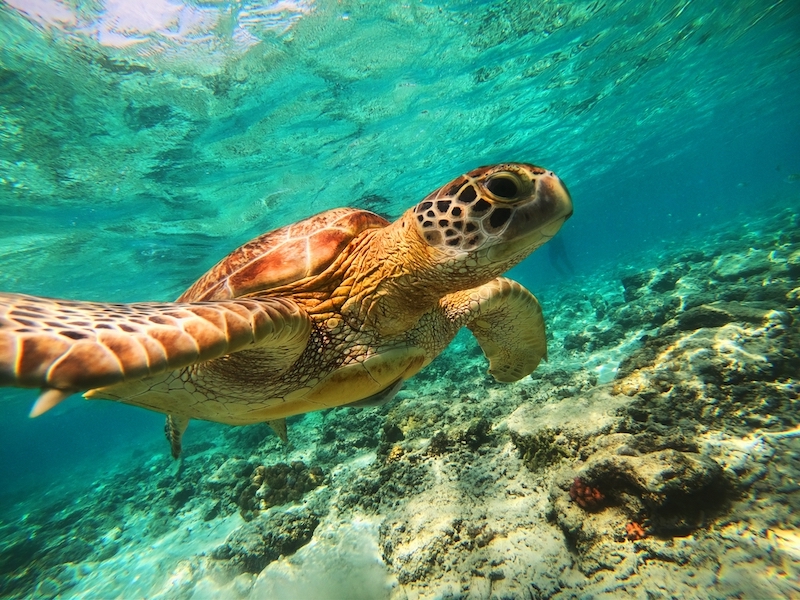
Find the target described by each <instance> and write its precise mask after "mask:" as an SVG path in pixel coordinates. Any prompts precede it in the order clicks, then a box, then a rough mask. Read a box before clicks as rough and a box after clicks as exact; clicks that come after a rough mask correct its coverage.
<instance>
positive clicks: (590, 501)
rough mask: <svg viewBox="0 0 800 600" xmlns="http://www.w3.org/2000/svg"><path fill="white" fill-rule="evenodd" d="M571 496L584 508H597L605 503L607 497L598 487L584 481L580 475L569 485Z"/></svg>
mask: <svg viewBox="0 0 800 600" xmlns="http://www.w3.org/2000/svg"><path fill="white" fill-rule="evenodd" d="M569 497H570V499H571V500H572V501H573V502H575V503H576V504H577V505H578V506H580V507H581V508H582V509H584V510H589V511H591V510H597V509H598V508H600V507H601V506H602V505H603V502H604V501H605V499H606V497H605V496H604V495H603V493H602V492H601V491H600V490H599V489H597V488H596V487H592V486H591V485H589V484H588V483H586V482H584V481H583V479H581V478H580V477H576V478H575V479H573V480H572V485H571V486H569Z"/></svg>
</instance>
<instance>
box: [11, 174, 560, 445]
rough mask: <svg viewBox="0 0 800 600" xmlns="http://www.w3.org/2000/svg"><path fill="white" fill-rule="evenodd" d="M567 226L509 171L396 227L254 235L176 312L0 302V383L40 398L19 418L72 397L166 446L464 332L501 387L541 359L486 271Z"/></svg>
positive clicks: (538, 179) (303, 401)
mask: <svg viewBox="0 0 800 600" xmlns="http://www.w3.org/2000/svg"><path fill="white" fill-rule="evenodd" d="M571 214H572V203H571V199H570V197H569V193H568V192H567V190H566V188H565V187H564V185H563V184H562V183H561V181H560V180H559V179H558V177H556V176H555V175H554V174H553V173H552V172H549V171H546V170H545V169H542V168H540V167H535V166H533V165H527V164H521V163H508V164H502V165H495V166H491V167H482V168H480V169H476V170H474V171H471V172H470V173H467V174H465V175H463V176H461V177H459V178H457V179H455V180H454V181H452V182H450V183H448V184H446V185H445V186H442V187H441V188H439V189H438V190H436V191H435V192H433V193H432V194H430V195H429V196H428V197H426V198H425V199H424V200H423V201H422V202H420V203H419V204H418V205H416V206H415V207H413V208H411V209H409V210H408V211H406V212H405V213H404V214H403V215H402V216H401V217H400V219H398V220H397V221H395V222H394V223H388V222H387V221H385V220H384V219H382V218H381V217H379V216H377V215H375V214H373V213H370V212H368V211H361V210H356V209H335V210H333V211H327V212H325V213H321V214H320V215H317V216H315V217H311V218H310V219H306V220H305V221H301V222H299V223H297V224H295V225H291V226H288V227H285V228H282V229H279V230H276V231H274V232H270V233H267V234H265V235H263V236H260V237H259V238H256V239H255V240H253V241H252V242H249V243H248V244H245V245H244V246H242V247H241V248H239V249H238V250H236V251H234V252H232V253H231V254H230V255H229V256H228V257H226V258H225V259H223V260H222V261H220V263H218V264H217V265H216V266H215V267H213V268H212V269H211V270H210V271H209V272H208V273H207V274H206V275H204V276H203V277H201V278H200V279H199V280H198V281H197V282H196V283H195V284H194V285H193V286H192V287H190V288H189V289H188V290H187V292H185V293H184V294H183V295H182V296H181V297H180V298H179V299H178V301H177V302H175V303H139V304H103V303H82V302H73V301H61V300H50V299H43V298H36V297H32V296H23V295H16V294H0V385H12V386H19V387H40V388H42V389H43V392H44V393H43V395H42V397H41V398H40V400H39V402H38V403H37V406H35V407H34V411H33V414H39V413H41V412H44V411H45V410H47V409H48V408H50V407H51V406H53V405H55V404H56V403H57V402H58V401H60V400H62V399H63V398H64V397H66V396H67V395H68V394H69V393H73V392H75V391H83V390H87V389H89V390H90V391H89V392H88V393H87V394H86V397H88V398H105V399H111V400H117V401H120V402H124V403H128V404H133V405H137V406H142V407H145V408H148V409H152V410H155V411H159V412H163V413H167V414H168V415H170V416H171V421H169V422H168V432H169V431H171V432H172V433H171V434H170V436H171V437H172V438H173V439H175V438H179V436H180V434H181V433H182V430H183V429H185V426H186V423H187V422H188V419H191V418H200V419H206V420H211V421H217V422H222V423H228V424H233V425H241V424H248V423H256V422H262V421H275V420H278V419H282V418H284V417H287V416H290V415H295V414H301V413H305V412H309V411H313V410H319V409H323V408H329V407H333V406H341V405H345V404H349V403H353V402H358V401H360V400H362V399H365V398H368V397H371V396H375V395H376V394H380V393H381V392H382V391H383V390H387V389H390V388H393V386H395V384H397V383H398V381H400V380H405V379H408V378H409V377H411V376H413V375H414V374H415V373H417V372H418V371H419V370H420V369H422V368H423V367H424V366H425V365H427V364H428V363H430V361H431V360H433V358H435V357H436V356H437V355H438V354H439V353H440V352H441V351H442V350H443V349H444V348H445V347H446V346H447V344H449V343H450V341H451V340H452V338H453V336H454V335H455V334H456V332H457V331H458V330H459V329H460V328H461V327H463V326H467V327H469V328H470V329H471V330H472V332H473V333H474V334H475V335H476V337H477V339H478V341H479V343H480V344H481V346H482V348H483V350H484V352H485V353H486V355H487V358H488V359H489V361H490V372H491V373H492V374H493V375H494V376H495V377H496V378H497V379H498V380H500V381H514V380H517V379H520V378H521V377H524V376H526V375H528V374H529V373H530V372H531V371H532V370H533V369H535V368H536V365H537V364H538V362H539V361H540V360H541V358H543V357H545V356H546V347H545V343H544V321H543V319H542V314H541V309H540V307H539V304H538V302H537V301H536V299H535V298H534V297H533V295H532V294H531V293H530V292H528V291H527V290H525V289H524V288H523V287H522V286H520V285H519V284H518V283H516V282H513V281H510V280H508V279H505V278H502V277H499V275H500V274H502V273H503V272H505V271H506V270H508V269H509V268H511V267H512V266H514V265H515V264H517V263H518V262H520V261H521V260H522V259H524V258H525V257H526V256H528V255H529V254H530V253H531V252H533V251H534V250H535V249H536V248H537V247H539V246H540V245H541V244H543V243H545V242H546V241H547V240H548V239H549V238H550V237H552V236H553V235H554V234H555V233H556V232H557V231H558V229H559V228H560V226H561V225H562V224H563V222H564V221H565V220H566V219H567V218H568V217H569V216H570V215H571ZM174 448H175V444H173V449H174ZM178 448H179V445H178Z"/></svg>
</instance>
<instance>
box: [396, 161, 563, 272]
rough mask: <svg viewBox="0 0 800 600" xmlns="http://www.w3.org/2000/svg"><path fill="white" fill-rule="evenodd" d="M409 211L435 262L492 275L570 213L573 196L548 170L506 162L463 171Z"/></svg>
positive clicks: (547, 236)
mask: <svg viewBox="0 0 800 600" xmlns="http://www.w3.org/2000/svg"><path fill="white" fill-rule="evenodd" d="M412 211H413V215H414V222H415V226H416V230H417V233H418V234H419V236H420V237H421V238H422V240H424V242H425V243H426V244H427V246H428V248H429V252H428V254H429V256H431V257H432V258H433V259H434V261H435V262H436V263H437V264H439V265H443V266H444V268H448V269H452V270H453V271H454V272H461V273H463V272H464V268H465V267H466V268H467V269H468V270H470V271H471V270H472V269H470V267H472V268H473V269H474V270H475V271H478V272H485V273H483V276H484V277H487V276H488V277H490V278H491V277H495V276H497V275H499V274H500V273H503V272H505V271H506V270H508V269H509V268H511V267H512V266H514V265H515V264H517V263H518V262H520V261H521V260H522V259H524V258H525V257H526V256H528V255H529V254H530V253H531V252H533V251H534V250H535V249H536V248H538V247H539V246H541V245H542V244H544V243H545V242H546V241H547V240H549V239H550V238H551V237H553V236H554V235H555V234H556V232H557V231H558V230H559V229H560V228H561V225H563V223H564V221H566V220H567V219H568V218H569V217H570V216H571V215H572V199H571V198H570V195H569V192H568V191H567V188H566V186H565V185H564V184H563V183H562V182H561V180H560V179H559V178H558V177H557V176H556V175H555V174H554V173H553V172H552V171H548V170H546V169H543V168H541V167H537V166H534V165H529V164H524V163H505V164H500V165H494V166H489V167H481V168H479V169H475V170H474V171H470V172H469V173H467V174H465V175H462V176H461V177H459V178H457V179H455V180H453V181H451V182H450V183H448V184H446V185H444V186H442V187H441V188H439V189H438V190H436V191H435V192H433V193H431V194H430V195H428V197H427V198H425V199H424V200H423V201H422V202H420V203H419V204H418V205H417V206H415V207H414V208H413V209H412ZM482 278H483V277H482Z"/></svg>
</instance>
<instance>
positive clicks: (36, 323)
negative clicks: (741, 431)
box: [0, 294, 311, 416]
mask: <svg viewBox="0 0 800 600" xmlns="http://www.w3.org/2000/svg"><path fill="white" fill-rule="evenodd" d="M310 331H311V322H310V320H309V318H308V315H307V314H306V312H305V311H304V310H303V309H301V308H300V307H298V306H297V305H296V304H295V303H294V302H292V301H291V300H286V299H283V298H261V299H238V300H225V301H215V302H197V303H168V302H167V303H154V302H147V303H136V304H111V303H101V302H76V301H71V300H53V299H49V298H39V297H35V296H26V295H21V294H0V386H16V387H27V388H37V387H38V388H41V389H42V395H41V396H40V398H39V400H38V401H37V402H36V404H35V405H34V407H33V410H32V411H31V416H38V415H40V414H42V413H43V412H45V411H47V410H49V409H50V408H52V407H53V406H55V405H56V404H58V403H59V402H60V401H61V400H63V399H64V398H66V397H67V396H69V395H70V394H72V393H75V392H78V391H83V390H89V389H93V388H98V387H105V386H110V385H115V384H119V383H123V382H128V381H136V380H139V379H143V378H145V377H152V376H154V375H159V374H162V373H166V372H169V371H173V370H175V369H180V368H182V367H186V366H189V365H192V364H195V363H198V362H204V361H208V360H211V359H214V358H219V357H221V356H224V355H226V354H231V353H233V352H237V351H240V350H245V349H251V348H257V347H261V346H270V347H277V348H280V347H285V349H286V350H287V352H286V354H287V355H296V356H299V354H300V353H301V352H302V350H303V349H304V348H305V345H306V342H307V340H308V336H309V333H310Z"/></svg>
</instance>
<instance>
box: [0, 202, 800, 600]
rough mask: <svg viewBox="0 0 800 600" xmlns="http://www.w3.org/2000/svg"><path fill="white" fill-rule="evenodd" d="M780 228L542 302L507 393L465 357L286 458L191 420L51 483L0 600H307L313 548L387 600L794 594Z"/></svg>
mask: <svg viewBox="0 0 800 600" xmlns="http://www.w3.org/2000/svg"><path fill="white" fill-rule="evenodd" d="M796 225H797V221H796V217H795V216H794V214H789V213H788V212H787V213H781V214H777V215H775V216H774V217H773V218H772V219H771V220H767V221H764V222H762V223H761V225H759V229H758V232H757V234H756V233H754V232H755V230H753V229H749V228H748V229H744V230H739V231H736V232H731V231H722V232H721V233H720V234H719V235H717V236H707V238H706V239H702V240H698V241H697V242H696V243H695V248H694V249H692V250H687V247H688V245H689V243H688V242H686V243H684V244H682V245H681V246H678V247H676V248H675V249H674V251H670V252H667V251H664V250H663V249H661V250H660V251H659V252H658V253H656V254H654V255H651V256H649V257H644V258H642V259H641V260H639V261H637V266H636V267H635V268H634V267H624V268H621V269H618V270H616V271H614V269H609V271H608V272H606V273H604V274H603V276H602V277H598V276H592V277H576V278H575V279H574V280H570V281H568V282H565V283H563V284H561V285H559V286H558V287H553V288H545V289H543V290H541V296H542V297H543V298H545V299H546V301H543V305H545V306H549V307H554V308H552V309H551V312H550V314H548V315H547V321H548V326H549V335H550V336H551V337H552V342H551V344H550V356H549V362H548V363H545V364H543V365H542V366H541V367H540V369H539V370H538V371H537V372H536V373H534V375H533V376H532V377H530V378H527V379H525V380H523V381H520V382H517V383H514V384H510V385H500V384H496V383H495V382H493V381H492V380H491V379H490V378H488V377H487V376H486V373H485V371H486V365H485V362H484V359H483V357H482V353H481V351H480V348H479V347H478V346H477V344H475V343H474V341H473V340H472V339H471V338H470V337H469V336H468V335H465V336H459V337H458V338H457V339H456V340H455V342H454V345H453V347H452V348H451V349H449V350H447V351H446V352H445V353H444V354H443V355H442V356H441V357H440V358H439V359H437V360H436V361H435V362H434V363H432V364H431V365H430V366H429V367H428V368H427V369H426V370H424V371H422V372H421V373H420V374H419V376H417V377H415V378H414V379H412V380H410V381H409V382H407V384H406V387H405V389H404V390H402V391H401V392H400V393H399V394H398V397H397V399H395V400H393V401H392V402H390V403H388V404H387V405H385V406H382V407H378V408H374V409H356V408H342V409H337V410H331V411H326V412H321V413H315V414H309V415H305V416H303V417H299V418H293V419H290V443H289V445H288V446H284V445H282V444H281V442H280V441H279V440H277V438H276V437H275V436H273V435H271V434H270V433H269V432H268V429H267V427H266V426H253V427H245V428H225V427H221V426H214V425H210V424H203V423H198V424H196V425H195V424H193V426H192V427H193V436H192V437H191V438H190V439H192V440H194V441H193V442H189V444H188V445H187V447H186V449H185V456H184V458H183V460H182V462H181V463H180V464H178V465H175V464H173V463H172V462H171V460H170V458H169V457H168V456H167V455H166V453H165V450H164V448H163V446H162V445H161V440H160V439H159V440H156V441H154V445H153V447H152V448H147V449H144V450H139V451H138V454H137V455H135V456H132V457H127V456H126V457H124V458H123V459H120V460H119V461H118V467H117V468H116V470H114V471H113V472H109V473H106V474H101V475H97V474H93V475H92V478H89V480H90V481H92V483H91V485H89V486H88V487H87V484H86V483H85V482H84V481H77V480H75V481H67V480H64V481H57V482H48V484H47V486H46V487H44V488H43V489H42V490H41V491H38V492H37V493H36V494H28V495H26V496H24V497H23V500H22V501H20V502H19V503H18V504H17V505H10V506H9V508H8V509H7V510H6V512H5V513H4V520H3V521H2V522H0V540H1V541H0V572H2V575H0V596H2V597H8V598H12V597H14V598H15V597H21V596H22V597H24V596H31V597H41V598H55V597H59V596H60V597H69V596H70V595H72V596H76V597H80V596H83V597H90V596H91V595H92V593H93V594H94V596H95V597H103V596H109V597H120V596H123V595H137V596H141V597H152V598H179V597H187V598H188V597H231V598H242V599H243V598H255V597H259V596H258V594H259V593H263V594H266V593H267V592H266V591H270V590H277V589H286V588H281V587H280V586H281V582H285V581H288V579H290V578H293V579H292V581H293V582H294V583H293V585H294V586H295V587H292V588H291V589H292V590H294V591H295V592H296V595H301V592H302V591H304V590H305V591H307V590H319V589H326V588H325V585H326V584H325V580H323V579H321V578H322V577H323V574H324V573H330V571H331V569H327V570H326V569H325V568H323V563H322V562H320V561H323V558H320V557H321V556H323V555H322V554H320V552H321V549H322V548H329V549H333V550H331V552H335V553H341V554H337V555H336V556H338V557H339V558H338V559H336V558H335V557H333V558H330V557H329V558H326V559H324V560H328V561H333V562H330V564H336V565H339V567H337V569H336V570H337V572H338V576H339V577H340V579H346V580H348V581H350V580H353V581H358V577H359V575H360V574H361V573H362V572H366V571H354V572H346V569H347V566H346V565H345V564H344V563H343V562H342V560H343V559H342V558H341V556H347V557H352V556H360V557H361V559H360V560H362V563H359V564H361V565H362V566H363V565H365V564H367V563H368V564H369V565H370V569H372V571H370V573H372V575H371V576H374V577H375V580H376V581H380V585H377V584H376V587H375V588H374V589H380V590H382V591H381V592H380V593H379V594H378V593H376V595H375V596H374V597H375V598H384V599H386V598H389V599H390V600H407V599H410V598H426V597H450V598H464V599H466V598H493V597H494V598H553V599H556V600H560V599H566V598H570V597H614V596H615V595H619V593H621V592H620V590H623V589H624V590H625V593H626V594H629V595H631V596H634V597H638V596H641V597H645V596H646V595H647V594H648V593H652V591H653V590H654V589H656V588H654V586H657V584H658V585H664V586H668V588H665V590H666V589H668V594H671V595H676V596H677V595H680V596H685V597H690V598H691V597H704V598H705V597H710V598H715V599H716V598H720V599H721V598H725V597H793V596H797V595H798V594H800V587H798V585H797V583H796V582H797V581H798V578H799V577H800V569H798V564H800V562H799V561H800V556H798V552H797V548H798V540H800V538H798V534H797V531H798V530H800V516H799V515H800V495H798V493H797V492H798V490H799V489H800V488H798V484H797V482H798V480H800V471H798V467H797V465H798V464H800V433H799V432H798V429H797V419H796V416H797V414H798V412H799V411H800V406H799V405H798V399H799V397H800V383H798V380H797V373H800V361H799V359H798V349H800V328H799V327H800V285H798V277H800V251H798V250H797V247H798V245H800V233H798V231H800V227H796ZM741 248H743V249H741ZM641 264H646V265H647V266H646V268H642V267H641ZM537 291H538V290H537ZM600 496H602V500H600ZM33 498H35V500H33ZM353 539H355V540H358V544H359V546H360V547H363V548H370V551H369V552H370V553H368V555H367V554H364V553H363V552H362V553H361V554H359V553H358V552H355V551H352V550H351V549H347V548H345V547H344V546H346V544H347V543H348V540H353ZM312 541H313V542H314V543H310V542H312ZM336 560H339V562H336ZM325 564H328V563H325ZM303 565H306V566H308V565H313V566H315V568H313V569H311V568H308V569H306V568H303ZM316 567H318V568H316ZM366 568H367V567H363V569H366ZM145 572H146V573H147V576H146V577H145V576H142V573H145ZM120 573H125V577H121V576H120ZM765 573H769V574H773V575H775V576H772V575H770V576H766V575H764V574H765ZM324 576H326V577H327V576H329V575H324ZM304 577H305V578H306V579H303V578H304ZM330 577H333V575H330ZM123 581H124V585H123V583H122V582H123ZM337 581H338V580H337ZM659 582H660V583H659ZM337 589H339V588H337ZM370 589H372V588H370ZM658 589H660V588H658ZM351 592H352V591H351ZM658 593H661V592H658ZM663 593H664V594H665V595H666V594H667V591H664V592H663ZM263 594H262V595H263ZM380 594H383V595H382V596H381V595H380ZM340 595H342V596H343V597H358V596H357V592H352V593H351V594H350V596H346V595H344V593H342V594H340Z"/></svg>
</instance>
